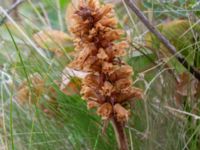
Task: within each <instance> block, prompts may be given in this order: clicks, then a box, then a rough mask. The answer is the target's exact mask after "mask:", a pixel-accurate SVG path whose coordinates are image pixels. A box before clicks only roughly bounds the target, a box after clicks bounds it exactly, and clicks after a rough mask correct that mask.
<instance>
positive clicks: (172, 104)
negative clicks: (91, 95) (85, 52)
mask: <svg viewBox="0 0 200 150" xmlns="http://www.w3.org/2000/svg"><path fill="white" fill-rule="evenodd" d="M13 2H14V1H11V0H1V1H0V16H1V17H0V18H2V17H3V16H5V15H7V20H6V22H4V23H3V24H1V25H0V150H4V149H5V150H8V149H16V150H31V149H33V150H46V149H49V150H64V149H77V150H78V149H81V150H82V149H84V150H85V149H92V150H93V149H94V150H95V149H96V150H102V149H104V150H110V149H117V148H116V146H117V144H116V141H115V137H114V132H113V129H112V128H111V126H110V125H109V126H108V128H107V129H106V133H104V134H102V124H103V123H102V122H101V120H100V118H99V117H98V116H96V115H95V113H94V112H93V111H88V110H87V108H86V104H85V102H84V101H83V100H82V99H81V98H80V95H79V94H75V93H74V88H72V86H70V85H65V86H66V87H65V88H66V89H65V91H62V90H60V84H62V82H63V81H62V77H63V73H62V72H63V70H64V68H65V67H66V66H67V64H68V63H69V61H70V60H71V59H72V58H73V43H72V39H71V38H72V36H71V34H70V33H69V27H70V25H71V20H70V19H69V16H70V13H71V12H72V10H73V4H72V3H71V1H70V0H55V1H54V0H26V1H25V2H23V3H22V4H21V5H20V6H18V7H17V9H15V10H14V11H13V12H12V13H11V14H6V13H5V12H6V10H7V9H8V8H9V7H11V5H12V3H13ZM73 2H74V3H75V2H76V1H73ZM104 2H108V0H107V1H102V3H104ZM109 2H111V3H113V4H114V6H115V10H116V15H117V17H118V19H119V21H120V24H119V26H120V28H123V29H125V31H126V36H127V37H126V38H127V40H128V41H129V42H130V45H131V47H130V49H129V50H128V56H127V57H126V58H124V60H125V61H127V62H128V63H129V64H130V65H131V66H132V67H133V68H134V71H135V74H134V76H133V78H134V80H135V82H134V84H135V85H137V86H139V87H141V88H142V89H143V90H144V94H145V98H144V100H140V101H133V104H132V105H133V108H134V109H132V110H131V113H132V117H131V118H130V120H129V123H128V125H127V127H126V132H127V135H128V139H129V145H130V149H131V150H133V149H135V150H140V149H141V150H156V149H157V150H179V149H180V150H198V149H200V122H199V120H200V103H199V102H200V83H199V82H198V81H197V80H195V79H194V78H193V77H192V76H191V75H190V74H189V73H188V72H187V70H185V69H184V68H183V67H182V66H181V65H180V64H179V63H178V62H177V60H175V58H174V56H173V55H171V54H170V53H169V52H168V50H167V49H166V48H165V47H164V46H163V45H162V44H161V43H160V42H159V40H158V39H156V38H155V37H154V36H153V35H152V34H151V33H149V32H148V30H147V29H146V28H145V27H144V26H143V25H142V23H141V22H140V21H139V20H138V19H137V17H136V16H135V15H134V14H133V13H132V12H131V11H130V10H129V9H128V7H127V6H126V5H125V4H124V3H122V2H117V1H114V0H113V1H112V0H109ZM136 2H137V5H138V7H140V8H141V9H142V11H143V12H144V14H145V15H146V16H147V17H148V19H149V20H150V21H151V22H152V24H154V25H155V26H156V27H157V28H158V29H159V30H160V31H161V33H163V34H164V35H165V36H166V37H167V38H168V39H169V40H170V42H171V43H172V44H173V45H174V46H175V47H176V48H177V50H178V51H179V52H180V53H182V54H183V55H184V56H185V57H186V59H187V60H188V61H189V63H190V64H191V65H194V66H195V67H197V68H199V67H200V49H199V46H200V45H199V42H200V41H199V39H200V38H199V31H200V26H199V17H200V3H199V1H198V0H169V1H166V0H138V1H136ZM65 75H67V74H65ZM35 76H36V77H38V78H36V81H35V78H34V77H35ZM57 83H58V84H57ZM70 88H72V89H70Z"/></svg>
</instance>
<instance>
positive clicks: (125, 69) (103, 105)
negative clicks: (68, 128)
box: [69, 0, 142, 150]
mask: <svg viewBox="0 0 200 150" xmlns="http://www.w3.org/2000/svg"><path fill="white" fill-rule="evenodd" d="M71 23H73V25H72V28H71V32H72V33H73V35H74V43H75V50H76V56H75V59H74V61H72V62H71V63H70V64H69V66H70V67H71V68H73V69H76V70H81V71H85V72H88V75H87V76H86V77H85V78H84V79H83V84H82V88H81V95H82V97H83V99H85V100H86V102H87V105H88V108H89V109H91V108H97V114H98V115H99V116H101V118H102V120H104V121H105V122H107V121H109V120H112V121H113V126H114V128H115V131H116V138H117V139H118V143H119V149H120V150H127V149H128V143H127V139H126V134H125V132H124V125H125V123H126V122H127V121H128V118H129V116H130V111H129V109H128V108H127V106H126V104H127V103H128V102H130V100H131V99H132V98H134V97H135V98H141V97H142V91H141V89H138V88H135V87H133V86H132V83H133V81H132V78H131V76H132V73H133V71H132V68H131V67H130V66H129V65H127V64H126V63H125V62H123V61H122V60H121V57H122V56H125V55H126V49H127V48H128V47H129V45H128V43H127V42H126V41H120V40H121V35H123V34H124V32H123V31H122V30H120V29H118V28H117V25H118V21H117V19H116V18H115V13H114V9H113V6H112V5H110V4H106V5H100V3H99V2H98V1H97V0H88V1H87V2H85V1H83V0H80V3H79V6H78V7H77V8H76V10H75V12H74V14H73V16H72V21H71Z"/></svg>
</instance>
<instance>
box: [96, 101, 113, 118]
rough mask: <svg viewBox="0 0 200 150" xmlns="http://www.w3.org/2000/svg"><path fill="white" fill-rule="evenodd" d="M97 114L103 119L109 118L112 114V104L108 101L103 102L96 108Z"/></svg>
mask: <svg viewBox="0 0 200 150" xmlns="http://www.w3.org/2000/svg"><path fill="white" fill-rule="evenodd" d="M97 114H98V115H100V116H101V118H102V119H103V120H107V119H109V118H110V116H111V114H112V105H111V104H110V103H104V104H103V105H101V106H100V107H99V108H98V110H97Z"/></svg>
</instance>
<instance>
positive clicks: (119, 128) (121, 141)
mask: <svg viewBox="0 0 200 150" xmlns="http://www.w3.org/2000/svg"><path fill="white" fill-rule="evenodd" d="M112 125H113V128H114V130H115V135H116V139H117V143H118V147H119V150H128V141H127V138H126V134H125V131H124V124H123V123H121V122H118V121H117V119H116V118H115V117H114V118H113V119H112Z"/></svg>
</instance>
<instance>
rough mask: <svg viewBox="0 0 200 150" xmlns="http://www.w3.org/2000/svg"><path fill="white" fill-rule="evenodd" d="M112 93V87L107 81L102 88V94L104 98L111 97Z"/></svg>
mask: <svg viewBox="0 0 200 150" xmlns="http://www.w3.org/2000/svg"><path fill="white" fill-rule="evenodd" d="M113 91H114V87H113V85H112V84H111V83H110V82H108V81H106V82H104V85H103V87H102V93H103V94H104V95H106V96H111V94H112V92H113Z"/></svg>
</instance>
